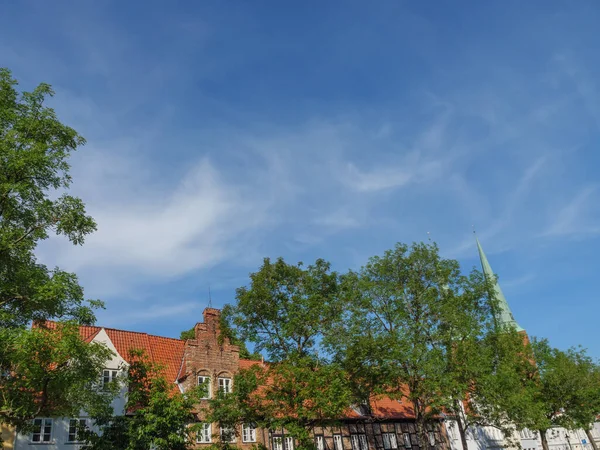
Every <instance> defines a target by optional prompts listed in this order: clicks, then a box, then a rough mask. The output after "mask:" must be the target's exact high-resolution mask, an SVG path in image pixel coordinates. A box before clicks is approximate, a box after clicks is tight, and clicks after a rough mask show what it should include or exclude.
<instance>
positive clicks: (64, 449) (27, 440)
mask: <svg viewBox="0 0 600 450" xmlns="http://www.w3.org/2000/svg"><path fill="white" fill-rule="evenodd" d="M92 342H99V343H102V344H104V345H106V346H107V347H108V348H109V349H110V350H112V352H113V353H114V356H113V357H112V358H111V359H110V360H108V361H107V362H106V365H105V367H104V368H105V369H110V370H117V371H119V376H123V375H124V374H125V373H126V370H127V367H128V364H127V362H126V361H125V359H123V357H122V356H121V355H119V353H118V352H117V349H116V348H115V346H114V345H113V343H112V341H111V340H110V338H109V337H108V334H106V331H104V328H102V329H101V330H100V331H99V332H98V334H97V335H96V336H95V337H94V339H92ZM101 375H102V374H98V377H99V378H100V377H101ZM126 402H127V390H126V388H125V387H124V386H123V387H122V388H121V391H120V393H119V395H118V396H117V397H116V398H115V399H114V400H113V402H112V407H113V411H114V412H115V415H123V413H124V412H125V404H126ZM75 418H77V419H86V418H88V414H87V413H86V412H85V411H81V413H80V415H79V417H68V418H53V419H52V435H51V442H50V443H42V442H36V443H32V442H31V435H30V434H26V435H23V434H19V433H18V434H17V435H16V437H15V446H14V448H15V450H25V449H28V450H31V448H33V447H41V448H43V449H44V450H78V449H79V448H81V447H82V446H83V444H76V443H71V442H67V441H68V437H69V420H70V419H75Z"/></svg>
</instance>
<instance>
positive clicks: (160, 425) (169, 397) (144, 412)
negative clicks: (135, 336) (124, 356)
mask: <svg viewBox="0 0 600 450" xmlns="http://www.w3.org/2000/svg"><path fill="white" fill-rule="evenodd" d="M129 356H130V358H129V360H130V361H131V364H130V366H129V368H128V371H127V377H126V379H125V380H124V382H125V385H126V388H127V392H128V397H127V403H126V407H125V410H126V412H127V415H126V416H119V417H113V416H112V415H97V416H95V417H94V419H95V423H96V425H98V427H99V430H98V431H92V430H87V431H83V432H82V436H83V438H84V439H85V440H86V442H87V445H86V448H88V449H89V450H108V449H114V448H119V449H123V450H145V449H148V448H154V449H157V450H185V449H187V448H189V446H190V443H191V442H192V435H193V433H194V432H195V431H196V427H195V426H194V425H193V422H194V410H195V407H196V406H197V404H199V403H200V399H201V398H202V397H203V396H204V394H205V390H204V389H205V388H204V387H203V386H198V387H195V388H194V389H192V390H189V391H187V392H186V394H185V395H182V394H181V393H179V392H174V387H173V384H172V383H169V382H168V381H167V380H166V378H165V376H164V368H163V367H161V366H160V365H158V364H155V363H153V362H151V361H150V360H149V359H148V357H147V355H146V354H145V353H144V352H142V351H139V350H132V351H131V352H130V355H129Z"/></svg>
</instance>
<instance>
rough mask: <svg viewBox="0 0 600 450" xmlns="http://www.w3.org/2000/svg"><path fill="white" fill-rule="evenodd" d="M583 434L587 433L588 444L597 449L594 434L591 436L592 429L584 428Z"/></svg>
mask: <svg viewBox="0 0 600 450" xmlns="http://www.w3.org/2000/svg"><path fill="white" fill-rule="evenodd" d="M585 434H586V435H587V437H588V439H589V441H590V444H592V447H594V450H598V446H597V445H596V441H595V440H594V436H592V430H590V429H588V428H586V429H585Z"/></svg>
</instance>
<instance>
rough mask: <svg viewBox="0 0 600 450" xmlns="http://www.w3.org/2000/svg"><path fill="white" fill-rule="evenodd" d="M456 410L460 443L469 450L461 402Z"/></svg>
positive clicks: (455, 404) (456, 404) (456, 402)
mask: <svg viewBox="0 0 600 450" xmlns="http://www.w3.org/2000/svg"><path fill="white" fill-rule="evenodd" d="M454 409H455V411H456V423H457V424H458V434H459V435H460V442H461V443H462V447H463V450H468V444H467V430H466V429H465V426H464V423H463V418H462V415H463V414H462V408H461V405H460V402H458V401H455V402H454ZM594 450H597V449H594Z"/></svg>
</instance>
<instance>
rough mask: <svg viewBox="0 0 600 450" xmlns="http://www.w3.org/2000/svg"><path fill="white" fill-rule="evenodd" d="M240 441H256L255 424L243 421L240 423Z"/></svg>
mask: <svg viewBox="0 0 600 450" xmlns="http://www.w3.org/2000/svg"><path fill="white" fill-rule="evenodd" d="M242 442H256V425H255V424H253V423H245V424H244V425H242Z"/></svg>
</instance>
